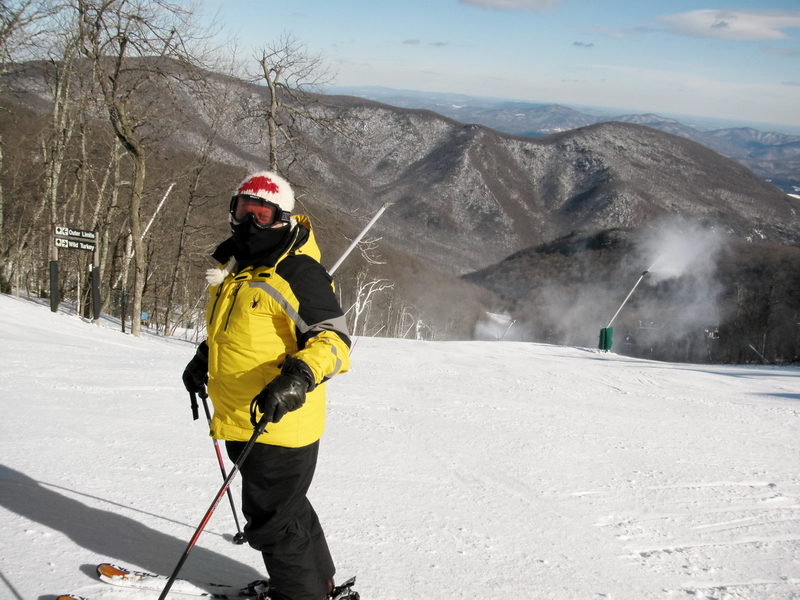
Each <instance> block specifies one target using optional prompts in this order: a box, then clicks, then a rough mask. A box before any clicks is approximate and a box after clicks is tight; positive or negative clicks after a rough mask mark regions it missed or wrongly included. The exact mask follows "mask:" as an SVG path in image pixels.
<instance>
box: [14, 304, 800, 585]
mask: <svg viewBox="0 0 800 600" xmlns="http://www.w3.org/2000/svg"><path fill="white" fill-rule="evenodd" d="M192 352H193V346H192V344H191V343H188V342H186V341H182V340H178V339H163V338H156V337H148V336H145V337H142V338H141V339H135V338H132V337H130V336H127V335H124V334H122V333H119V332H118V331H114V330H112V329H107V328H103V327H97V326H95V325H92V324H89V323H86V322H85V321H83V320H81V319H80V318H78V317H75V316H69V315H65V314H60V313H59V314H52V313H51V312H49V310H48V309H47V308H45V307H42V306H39V305H36V304H33V303H30V302H27V301H25V300H20V299H16V298H12V297H9V296H0V364H2V369H0V392H2V400H1V401H0V402H2V419H1V420H0V428H1V429H0V431H2V444H3V453H2V463H1V464H0V532H2V533H1V534H0V576H1V577H0V597H2V598H10V599H16V600H19V599H24V600H33V599H39V600H48V599H49V600H52V598H53V597H54V595H55V594H57V593H65V592H79V593H82V594H84V595H86V596H89V597H92V598H97V599H100V600H103V599H116V598H119V599H123V598H130V597H131V596H130V594H129V593H127V592H125V591H124V590H120V589H118V588H112V587H110V586H106V585H104V584H102V583H99V582H97V581H96V580H95V579H94V578H93V574H92V567H91V565H93V564H94V563H97V562H98V561H101V560H107V559H110V560H113V561H117V562H121V563H125V564H129V565H133V566H137V567H140V568H143V569H147V570H151V571H158V572H162V573H167V574H169V573H170V572H171V571H172V569H173V568H174V566H175V564H176V563H177V561H178V559H179V558H180V555H181V553H182V552H183V550H184V548H185V547H186V542H187V541H188V539H189V538H190V537H191V535H192V533H193V532H194V529H195V528H196V527H197V524H198V523H199V521H200V519H201V518H202V516H203V514H204V513H205V511H206V509H207V508H208V506H209V504H210V502H211V501H212V499H213V498H214V496H215V495H216V493H217V490H218V489H219V485H220V483H221V477H220V474H219V469H218V465H217V463H216V459H215V457H214V449H213V446H212V443H211V440H210V439H209V438H208V437H206V427H205V421H204V419H202V418H201V420H199V421H197V422H193V421H192V419H191V412H190V409H189V401H188V396H187V394H186V393H185V391H184V390H183V388H182V385H181V383H180V373H181V371H182V370H183V366H184V365H185V363H186V362H187V360H188V359H189V357H190V356H191V354H192ZM352 357H353V370H352V371H351V372H350V373H348V374H345V375H342V376H340V377H338V378H337V379H335V380H333V381H332V382H331V383H329V384H328V392H329V399H330V406H329V421H328V429H327V432H326V435H325V437H324V439H323V445H322V450H321V460H320V465H319V468H318V475H317V477H316V480H315V484H314V486H313V488H312V501H313V502H314V504H315V507H316V509H317V511H318V512H319V513H320V517H321V520H322V522H323V525H324V526H325V528H326V531H327V534H328V537H329V543H330V545H331V547H332V550H333V552H334V557H335V559H336V560H337V563H338V568H339V575H338V577H339V579H340V580H343V579H344V578H346V577H349V576H350V575H357V576H358V582H357V586H356V587H357V589H358V590H359V591H360V592H361V595H362V598H364V599H365V600H405V599H408V598H414V599H423V598H424V599H425V600H439V599H441V600H449V599H454V598H476V597H479V598H482V599H484V598H496V599H498V600H511V599H543V600H545V599H554V600H555V599H558V600H562V599H565V598H574V599H580V600H583V599H591V598H615V599H617V600H619V599H631V600H637V599H647V598H697V597H705V598H712V597H713V598H749V599H753V600H755V599H759V600H761V599H770V598H775V599H778V598H780V599H786V598H798V597H800V500H798V499H799V498H800V469H798V467H800V451H799V449H798V445H799V442H798V439H800V438H798V429H800V427H798V425H800V370H798V369H796V368H759V367H731V366H716V365H712V366H697V365H683V364H664V363H655V362H648V361H643V360H636V359H631V358H626V357H621V356H617V355H615V354H601V353H598V352H596V351H594V350H592V349H582V348H565V347H556V346H547V345H538V344H521V343H513V342H441V343H437V342H418V341H411V340H389V339H375V338H359V339H357V342H356V344H355V346H354V349H353V356H352ZM238 489H239V488H238V485H237V484H234V490H235V491H237V492H238ZM233 533H235V526H234V522H233V518H232V516H231V513H230V507H229V506H228V505H227V503H223V504H220V506H219V507H218V508H217V511H216V513H215V515H214V517H213V519H212V520H211V522H210V524H209V526H208V528H207V530H206V531H205V533H204V534H203V536H202V537H201V538H200V541H199V543H198V546H197V547H196V548H195V549H194V550H193V552H192V554H191V556H190V558H189V560H188V562H187V563H186V565H185V567H184V569H183V572H182V575H183V576H186V577H191V578H198V579H202V580H206V579H216V580H222V581H228V582H231V583H242V582H248V581H251V580H253V579H256V578H257V577H259V576H260V575H262V566H261V562H260V556H259V555H258V554H257V553H256V552H255V551H253V550H251V549H250V548H249V547H247V546H244V547H243V546H235V545H233V544H232V543H231V542H230V539H231V534H233ZM136 597H137V598H140V597H141V596H136ZM146 597H152V598H155V597H157V594H151V595H150V596H146Z"/></svg>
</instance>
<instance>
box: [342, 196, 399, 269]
mask: <svg viewBox="0 0 800 600" xmlns="http://www.w3.org/2000/svg"><path fill="white" fill-rule="evenodd" d="M392 204H394V202H387V203H386V204H384V205H383V206H381V207H380V209H379V210H378V212H377V213H375V216H374V217H372V220H371V221H370V222H369V223H367V226H366V227H364V229H362V230H361V233H359V234H358V235H357V236H356V239H354V240H353V243H352V244H350V246H349V247H348V248H347V250H345V251H344V254H342V255H341V256H340V257H339V260H337V261H336V264H334V265H333V266H332V267H331V268H330V270H329V271H328V273H330V274H331V275H333V273H334V272H335V271H336V269H338V268H339V265H341V264H342V263H343V262H344V259H345V258H347V256H348V255H349V254H350V253H351V252H352V251H353V249H354V248H355V247H356V246H358V243H359V242H360V241H361V238H363V237H364V236H365V235H366V233H367V232H368V231H369V230H370V229H371V228H372V226H373V225H374V224H375V221H377V220H378V219H379V218H380V216H381V215H382V214H383V211H385V210H386V209H387V208H389V207H390V206H391V205H392Z"/></svg>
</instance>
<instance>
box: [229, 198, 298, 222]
mask: <svg viewBox="0 0 800 600" xmlns="http://www.w3.org/2000/svg"><path fill="white" fill-rule="evenodd" d="M248 217H250V218H251V221H252V223H253V225H255V226H256V227H258V228H259V229H266V228H267V227H271V226H272V225H274V224H275V223H288V222H289V217H290V214H289V213H288V212H287V211H285V210H283V209H281V207H280V206H278V205H277V204H275V203H273V202H269V201H268V200H264V199H263V198H259V197H258V196H251V195H250V194H236V195H235V196H234V197H233V198H231V221H232V222H233V224H234V225H239V224H241V223H244V222H245V221H246V220H247V218H248Z"/></svg>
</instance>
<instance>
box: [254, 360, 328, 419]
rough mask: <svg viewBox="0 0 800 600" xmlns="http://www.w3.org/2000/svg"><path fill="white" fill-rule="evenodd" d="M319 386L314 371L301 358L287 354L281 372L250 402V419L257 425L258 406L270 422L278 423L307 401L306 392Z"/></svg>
mask: <svg viewBox="0 0 800 600" xmlns="http://www.w3.org/2000/svg"><path fill="white" fill-rule="evenodd" d="M315 387H317V385H316V382H315V381H314V373H313V372H312V371H311V367H309V366H308V365H307V364H306V363H304V362H303V361H302V360H300V359H299V358H293V357H291V356H287V357H286V360H285V361H283V364H282V365H281V373H280V375H278V376H277V377H276V378H275V379H273V380H272V381H270V382H269V383H268V384H267V385H266V387H265V388H264V389H263V390H261V392H259V394H258V395H257V396H256V397H255V398H253V401H252V402H251V403H250V421H251V422H252V424H253V426H254V427H255V426H256V425H257V424H258V419H256V411H255V409H256V407H258V410H259V412H260V413H261V414H263V415H264V416H265V417H267V421H268V422H270V423H277V422H278V421H280V420H281V419H282V418H283V415H285V414H286V413H288V412H292V411H293V410H297V409H298V408H300V407H301V406H303V404H305V401H306V392H310V391H311V390H313V389H314V388H315Z"/></svg>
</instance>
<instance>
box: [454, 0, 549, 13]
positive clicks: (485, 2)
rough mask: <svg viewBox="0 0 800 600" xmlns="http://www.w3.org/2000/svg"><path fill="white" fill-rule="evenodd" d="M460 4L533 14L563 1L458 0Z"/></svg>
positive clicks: (546, 10)
mask: <svg viewBox="0 0 800 600" xmlns="http://www.w3.org/2000/svg"><path fill="white" fill-rule="evenodd" d="M459 1H460V2H461V4H469V5H470V6H478V7H480V8H494V9H500V10H502V9H506V10H532V11H534V12H550V11H552V10H553V9H554V8H555V7H556V5H558V4H561V2H562V1H563V0H459Z"/></svg>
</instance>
